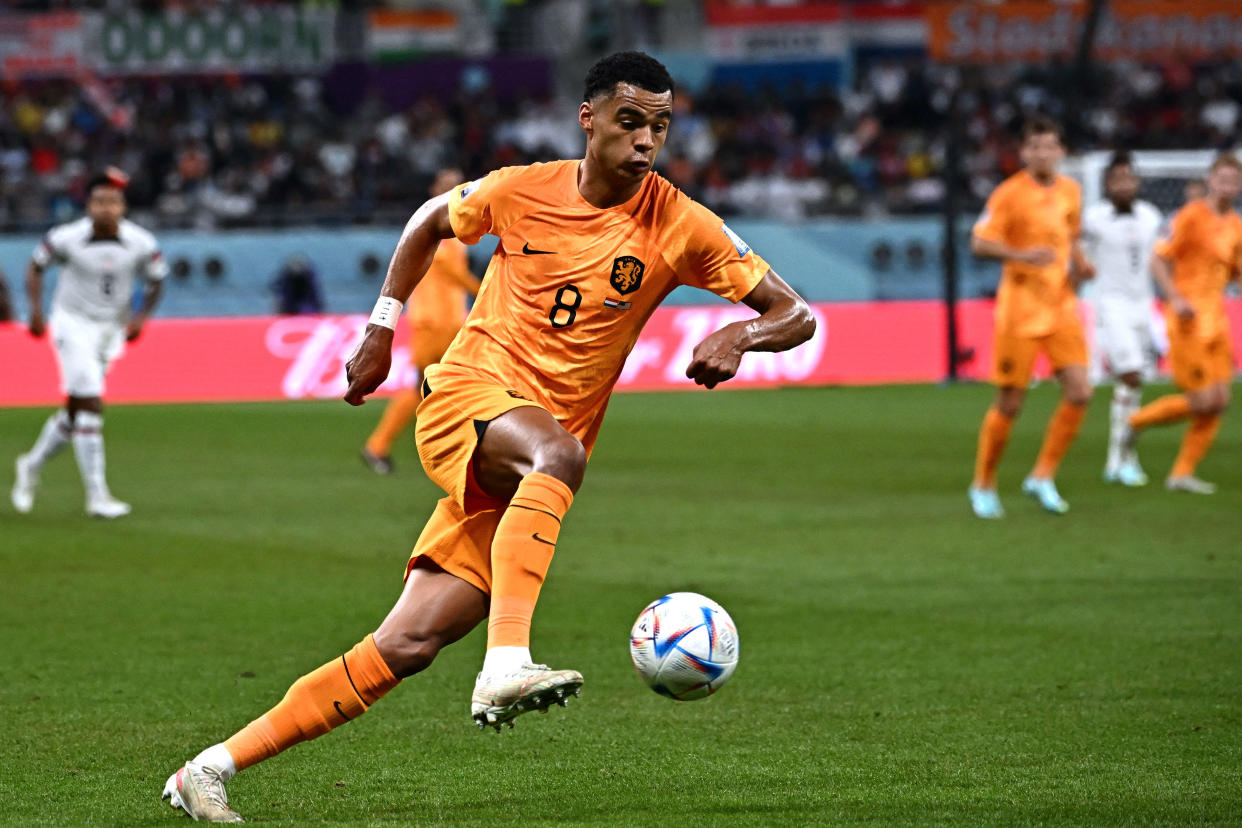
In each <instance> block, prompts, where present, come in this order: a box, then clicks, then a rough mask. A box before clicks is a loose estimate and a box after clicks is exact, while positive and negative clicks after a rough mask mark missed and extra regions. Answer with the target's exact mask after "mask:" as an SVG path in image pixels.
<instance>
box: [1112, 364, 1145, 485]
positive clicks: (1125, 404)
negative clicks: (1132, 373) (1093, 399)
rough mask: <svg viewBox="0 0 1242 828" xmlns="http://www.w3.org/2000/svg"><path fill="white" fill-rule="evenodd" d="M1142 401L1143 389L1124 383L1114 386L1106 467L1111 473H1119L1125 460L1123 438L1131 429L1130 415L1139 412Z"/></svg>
mask: <svg viewBox="0 0 1242 828" xmlns="http://www.w3.org/2000/svg"><path fill="white" fill-rule="evenodd" d="M1142 400H1143V391H1142V389H1139V388H1131V387H1130V386H1128V385H1126V384H1125V383H1124V382H1119V383H1117V384H1116V385H1115V386H1113V402H1112V405H1110V406H1109V427H1108V462H1107V465H1106V468H1107V469H1108V470H1109V471H1110V472H1115V471H1117V469H1119V468H1120V467H1121V464H1122V462H1123V461H1124V460H1125V458H1124V457H1122V453H1123V450H1122V448H1123V447H1122V445H1121V438H1122V437H1124V436H1125V433H1126V431H1127V430H1128V429H1129V423H1130V415H1131V414H1133V413H1134V412H1135V411H1138V409H1139V404H1140V403H1141V402H1142Z"/></svg>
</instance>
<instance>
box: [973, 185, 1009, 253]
mask: <svg viewBox="0 0 1242 828" xmlns="http://www.w3.org/2000/svg"><path fill="white" fill-rule="evenodd" d="M1011 201H1012V200H1011V199H1010V198H1009V188H1008V187H1005V186H1003V185H1002V186H1000V187H997V188H996V189H995V190H993V191H992V195H990V196H988V201H987V204H985V205H984V207H983V213H982V214H981V215H980V216H979V219H978V220H977V221H976V222H975V226H974V228H973V229H972V231H971V232H972V233H973V234H974V236H975V238H979V239H983V240H984V241H992V242H997V243H999V244H1004V243H1005V242H1006V239H1007V238H1008V235H1009V223H1010V219H1011V218H1012V213H1013V208H1012V207H1011Z"/></svg>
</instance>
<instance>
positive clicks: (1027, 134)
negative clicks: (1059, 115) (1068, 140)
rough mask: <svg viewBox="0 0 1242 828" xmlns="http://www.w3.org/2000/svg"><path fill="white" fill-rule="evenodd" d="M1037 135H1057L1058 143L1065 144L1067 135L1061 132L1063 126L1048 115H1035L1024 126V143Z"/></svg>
mask: <svg viewBox="0 0 1242 828" xmlns="http://www.w3.org/2000/svg"><path fill="white" fill-rule="evenodd" d="M1036 135H1055V136H1057V140H1058V141H1060V142H1061V143H1065V133H1064V132H1062V131H1061V125H1060V124H1058V123H1057V122H1056V121H1054V120H1052V119H1051V118H1049V117H1048V116H1047V115H1033V116H1031V117H1030V118H1027V119H1026V123H1025V124H1023V125H1022V140H1023V141H1025V140H1026V139H1028V138H1034V137H1035V136H1036Z"/></svg>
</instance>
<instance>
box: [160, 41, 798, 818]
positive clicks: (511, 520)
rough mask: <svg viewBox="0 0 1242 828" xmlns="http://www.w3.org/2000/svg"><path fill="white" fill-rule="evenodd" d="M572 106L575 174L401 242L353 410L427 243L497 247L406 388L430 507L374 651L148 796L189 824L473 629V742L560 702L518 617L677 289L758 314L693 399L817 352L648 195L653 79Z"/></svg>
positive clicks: (565, 165) (222, 809)
mask: <svg viewBox="0 0 1242 828" xmlns="http://www.w3.org/2000/svg"><path fill="white" fill-rule="evenodd" d="M585 86H586V89H585V94H584V96H583V98H584V99H583V102H582V103H581V104H580V106H579V108H578V122H579V124H580V125H581V127H582V129H583V131H584V132H585V133H586V136H587V146H586V154H585V157H584V158H583V159H582V160H581V161H578V160H573V161H558V162H554V163H548V164H532V165H530V166H525V167H508V168H504V169H500V170H496V171H495V172H492V173H491V174H490V175H487V176H485V177H484V178H481V179H478V180H477V181H473V182H470V183H468V184H465V185H463V186H459V187H455V188H454V189H453V190H452V191H450V192H449V193H447V194H445V195H443V196H438V197H436V198H432V199H431V200H430V201H428V202H426V203H425V204H424V205H423V206H422V207H421V208H419V210H418V211H417V212H416V213H415V214H414V216H413V217H412V218H411V219H410V221H409V222H408V223H407V224H406V227H405V230H404V232H403V233H402V236H401V239H400V241H399V242H398V244H397V249H396V251H395V252H394V254H393V258H392V262H391V264H390V266H389V270H388V277H387V279H386V280H385V282H384V285H383V287H382V289H381V296H380V299H379V301H378V302H377V303H376V309H375V311H374V312H373V314H372V317H371V319H372V324H370V325H368V327H367V332H366V335H365V338H364V339H363V341H362V342H361V343H360V345H359V347H358V350H357V351H356V352H355V354H354V356H353V357H352V359H351V360H350V361H349V363H348V364H347V368H346V374H347V377H348V379H349V383H350V385H349V390H348V391H347V392H346V394H345V400H346V401H347V402H349V403H351V404H353V405H358V404H361V403H362V402H363V399H364V398H365V397H366V395H367V394H369V393H371V392H372V391H374V390H375V389H376V388H377V387H378V386H379V385H380V383H382V382H383V381H384V379H385V378H386V377H387V376H388V371H389V368H390V366H391V360H392V354H391V349H392V338H393V326H394V325H395V323H396V318H397V316H398V314H399V313H400V310H401V306H402V303H403V302H404V301H405V300H406V299H407V298H408V297H409V295H410V292H411V291H412V290H413V289H414V287H415V285H417V283H418V281H419V279H420V278H421V277H422V275H423V273H424V272H426V270H427V268H428V266H429V265H430V263H431V260H432V257H433V255H434V253H435V250H436V247H437V245H438V244H439V242H440V240H441V239H447V238H450V237H454V236H455V237H457V238H458V239H460V240H462V241H464V242H466V243H473V242H475V241H477V240H478V239H479V238H480V237H481V236H482V235H483V234H484V233H493V234H495V235H497V236H499V237H500V244H499V246H498V247H497V249H496V252H495V254H494V255H493V257H492V261H491V264H490V266H489V267H488V271H487V274H486V275H485V276H484V279H483V285H482V287H481V289H480V291H479V296H478V300H477V301H476V303H475V307H474V309H473V310H472V311H471V313H470V317H469V318H468V319H467V321H466V325H465V327H463V328H462V330H461V333H460V334H459V335H458V336H457V338H456V339H455V340H454V342H453V345H452V346H451V347H450V348H449V350H448V352H447V353H446V354H445V355H444V359H443V360H442V361H441V362H440V363H439V364H438V365H435V366H432V367H431V368H429V369H428V371H427V376H426V378H425V379H424V382H423V395H424V399H423V403H422V405H421V406H420V407H419V410H418V424H417V427H416V429H415V439H416V442H417V445H418V452H419V457H420V458H421V460H422V462H423V466H424V468H425V469H426V471H427V473H428V475H429V476H430V477H431V479H432V480H434V481H435V482H436V483H437V484H439V485H440V486H441V487H442V488H443V489H444V491H445V493H446V494H447V497H445V498H443V499H442V500H441V501H440V502H439V504H438V505H437V507H436V510H435V513H434V514H433V515H432V516H431V519H430V520H429V521H428V523H427V525H426V527H425V528H424V530H423V533H422V535H421V536H420V537H419V539H418V542H417V544H416V545H415V548H414V553H413V555H412V556H411V558H410V561H409V564H408V566H407V571H406V572H407V577H406V582H405V587H404V589H403V591H402V593H401V596H400V597H399V598H398V599H397V603H396V605H395V606H394V607H393V608H392V610H391V611H390V612H389V614H388V617H387V618H385V619H384V621H383V622H381V623H380V625H379V627H378V628H377V629H376V630H375V632H374V633H373V634H371V635H368V636H366V637H365V638H364V639H363V640H362V641H361V642H359V643H358V644H357V645H356V646H355V647H354V648H353V649H351V650H350V651H349V652H347V653H345V654H344V655H341V656H338V657H336V658H334V659H333V660H331V661H329V662H328V663H326V664H324V665H323V666H321V667H319V668H318V669H316V670H314V671H313V672H311V673H309V674H307V675H306V676H303V677H302V678H300V679H298V680H297V681H296V682H294V684H293V686H292V687H290V689H289V692H288V693H287V694H286V695H285V697H284V699H283V700H282V701H281V702H280V703H279V704H277V705H276V706H275V707H273V708H272V709H271V710H269V711H268V712H267V713H266V714H264V715H263V716H261V717H259V718H258V719H256V720H254V721H253V722H251V723H250V724H249V725H247V726H246V727H244V728H242V730H240V731H239V732H237V733H236V734H234V735H233V736H232V737H230V738H229V739H227V740H226V741H224V742H222V743H220V744H216V745H213V746H211V747H209V748H207V749H206V750H204V751H202V752H201V753H199V754H198V755H197V756H196V757H195V758H194V759H193V760H191V761H190V762H187V763H186V764H185V765H184V766H183V767H182V768H181V769H180V770H178V771H177V772H176V773H175V774H173V776H172V777H170V778H169V780H168V782H167V784H166V785H165V788H164V795H165V796H166V797H168V798H169V799H170V800H171V803H172V804H173V805H174V806H175V807H180V808H183V809H184V810H186V811H187V812H188V813H189V814H190V815H192V816H194V817H195V818H196V819H205V820H212V821H240V820H241V817H240V816H239V815H238V814H237V813H236V812H235V811H233V810H232V809H230V808H229V807H228V804H227V799H226V796H225V789H224V785H225V783H226V782H227V781H228V780H229V779H230V778H231V777H232V776H233V775H234V774H235V773H236V772H237V771H239V770H241V769H243V768H246V767H249V766H250V765H253V764H255V763H257V762H261V761H263V760H265V759H268V758H270V757H272V756H274V755H276V754H277V753H279V752H280V751H282V750H284V749H286V748H288V747H290V746H292V745H294V744H297V743H298V742H301V741H303V740H306V739H312V738H315V737H317V736H320V735H322V734H324V733H326V732H328V731H329V730H331V729H332V728H334V727H336V726H338V725H341V724H344V723H345V722H347V721H349V720H350V719H353V718H356V717H357V716H359V715H361V714H362V713H364V712H365V711H366V710H367V709H368V708H369V707H370V706H371V705H372V704H374V703H375V702H376V701H377V700H378V699H379V698H380V697H382V696H383V695H384V694H385V693H387V692H388V691H390V690H391V689H392V688H393V687H395V686H396V685H397V683H398V682H399V681H401V680H402V679H403V678H405V677H408V676H411V675H413V674H415V673H417V672H419V671H421V670H423V669H425V668H426V667H427V666H428V665H429V664H430V663H431V661H432V659H434V658H435V656H436V653H437V652H439V650H440V649H441V648H442V647H444V646H446V645H448V644H451V643H453V642H454V641H457V640H458V639H460V638H461V637H462V636H464V635H465V634H466V633H468V632H469V631H470V630H471V629H473V628H474V627H475V626H476V625H477V624H478V623H479V622H481V621H483V620H484V619H487V621H488V625H487V652H486V656H485V658H484V662H483V668H482V670H481V672H480V673H479V676H478V680H477V681H476V684H475V689H474V694H473V696H472V698H471V715H472V717H473V719H474V721H475V722H477V723H478V724H479V726H480V727H486V726H488V725H491V726H494V727H496V729H497V730H499V729H500V725H502V724H504V723H511V722H512V720H513V718H514V717H516V716H518V715H520V714H522V713H525V712H529V711H531V710H542V709H547V708H548V707H549V706H550V705H552V704H556V703H563V702H564V701H565V697H566V696H567V695H569V694H576V693H577V691H578V690H579V688H580V687H581V686H582V676H581V675H580V674H579V673H578V672H576V671H574V670H551V669H549V668H548V667H545V666H543V665H540V664H535V663H534V662H533V661H532V659H531V655H530V651H529V641H530V624H531V615H532V613H533V611H534V608H535V603H536V601H537V600H538V597H539V591H540V588H541V586H542V584H543V580H544V576H545V575H546V573H547V570H548V566H549V564H550V563H551V560H552V555H553V553H554V551H555V547H556V541H557V536H558V532H559V530H560V525H561V520H562V518H563V517H564V516H565V513H566V512H567V511H568V509H569V506H570V504H571V502H572V501H573V497H574V493H575V492H576V491H577V489H578V487H579V485H580V484H581V483H582V479H583V475H584V474H585V472H586V464H587V458H588V456H589V455H590V452H591V448H592V447H593V446H594V444H595V438H596V435H597V434H598V432H599V428H600V425H601V423H602V422H603V417H604V410H605V408H606V406H607V403H608V398H609V395H610V393H611V391H612V388H613V385H614V384H615V383H616V380H617V378H618V377H619V376H620V373H621V368H622V365H623V363H624V361H625V357H626V355H627V354H628V353H629V351H630V349H631V348H632V347H633V345H634V343H635V341H636V340H637V338H638V334H639V331H640V330H641V329H642V327H643V324H644V323H645V322H646V320H647V319H648V318H649V316H650V315H651V313H652V312H653V311H654V310H655V308H656V306H657V305H658V304H659V303H660V301H661V300H662V299H663V298H664V297H665V296H666V295H668V293H669V292H671V291H672V290H673V289H674V288H675V287H677V286H678V285H681V284H687V285H693V286H696V287H700V288H704V289H707V290H710V291H712V292H714V293H716V294H718V295H720V296H723V297H725V298H727V299H729V300H731V301H734V302H737V301H741V302H745V303H746V304H747V305H748V306H749V307H751V308H753V309H754V310H755V311H757V312H758V314H759V315H758V316H757V317H755V318H752V319H749V320H746V321H742V322H735V323H731V324H729V325H726V326H724V327H723V328H721V329H720V330H718V331H716V332H714V333H712V334H711V335H710V336H708V337H707V338H706V339H704V340H703V341H702V342H701V343H699V345H698V346H697V347H696V348H695V349H694V352H693V355H692V359H691V362H690V365H689V366H688V367H687V369H686V375H687V376H688V377H690V378H692V379H693V380H694V381H695V382H696V383H698V384H699V385H703V386H706V387H707V388H713V387H715V386H716V385H717V384H719V383H721V382H724V381H726V380H728V379H730V378H731V377H733V376H734V375H735V374H736V372H737V369H738V365H739V363H740V361H741V358H742V355H743V354H745V353H746V352H748V351H780V350H785V349H788V348H792V347H794V346H796V345H798V344H800V343H802V342H804V341H806V340H807V339H809V338H810V337H811V335H812V334H813V333H814V330H815V321H814V317H813V315H812V314H811V311H810V308H809V307H808V306H807V304H806V302H804V301H803V300H802V298H801V297H799V296H798V295H797V294H796V293H795V292H794V291H793V290H792V289H790V287H789V286H788V285H787V284H785V282H784V281H783V280H782V279H781V278H780V277H779V276H777V275H776V273H774V272H773V271H772V270H771V268H770V267H769V266H768V264H767V263H766V262H765V261H764V260H763V259H761V258H760V257H759V256H758V255H756V254H755V253H753V252H752V251H751V250H750V248H749V247H748V246H747V245H746V243H745V242H744V241H742V239H741V238H740V237H738V235H737V234H736V233H734V232H733V231H732V230H730V229H729V228H728V227H727V226H725V224H724V222H722V221H721V220H720V218H719V217H717V216H715V215H714V214H713V213H712V212H711V211H710V210H708V209H706V208H705V207H702V206H701V205H699V204H696V203H695V202H694V201H692V200H691V199H690V198H688V197H686V196H685V195H683V194H682V193H681V192H680V191H678V190H677V189H676V188H675V187H673V186H672V185H671V184H669V183H668V182H667V181H666V180H664V179H663V178H661V177H660V176H658V175H652V174H651V166H652V164H653V163H654V162H655V159H656V155H657V154H658V153H659V151H660V148H661V147H662V146H663V145H664V141H665V139H666V137H667V134H668V128H669V123H670V120H671V117H672V103H673V82H672V79H671V78H670V77H669V75H668V72H667V70H666V69H665V68H664V66H663V65H661V64H660V63H659V62H658V61H656V60H654V59H653V58H651V57H648V56H647V55H644V54H641V53H638V52H622V53H618V54H614V55H611V56H609V57H606V58H603V59H601V60H600V61H598V62H597V63H596V64H595V65H594V66H592V67H591V69H590V70H589V72H588V73H587V78H586V84H585Z"/></svg>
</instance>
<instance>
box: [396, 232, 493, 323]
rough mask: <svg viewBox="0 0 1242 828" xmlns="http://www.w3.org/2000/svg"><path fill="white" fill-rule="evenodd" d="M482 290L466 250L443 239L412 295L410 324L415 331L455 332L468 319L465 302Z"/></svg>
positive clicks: (463, 246)
mask: <svg viewBox="0 0 1242 828" xmlns="http://www.w3.org/2000/svg"><path fill="white" fill-rule="evenodd" d="M478 289H479V280H478V279H476V278H475V277H474V274H472V273H471V272H470V259H469V256H468V254H467V251H466V246H465V245H464V244H462V243H461V242H459V241H458V240H457V239H444V240H443V241H441V242H440V247H439V248H438V249H437V250H436V255H435V258H434V259H432V261H431V267H429V268H427V273H426V274H424V276H423V278H422V279H421V280H420V281H419V283H418V286H417V287H415V288H414V293H413V294H411V295H410V313H409V318H410V324H411V325H413V326H414V327H416V328H449V329H452V330H456V329H457V328H459V327H461V323H462V322H464V321H465V319H466V299H467V297H469V296H472V295H473V294H474V293H475V292H476V291H478Z"/></svg>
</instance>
